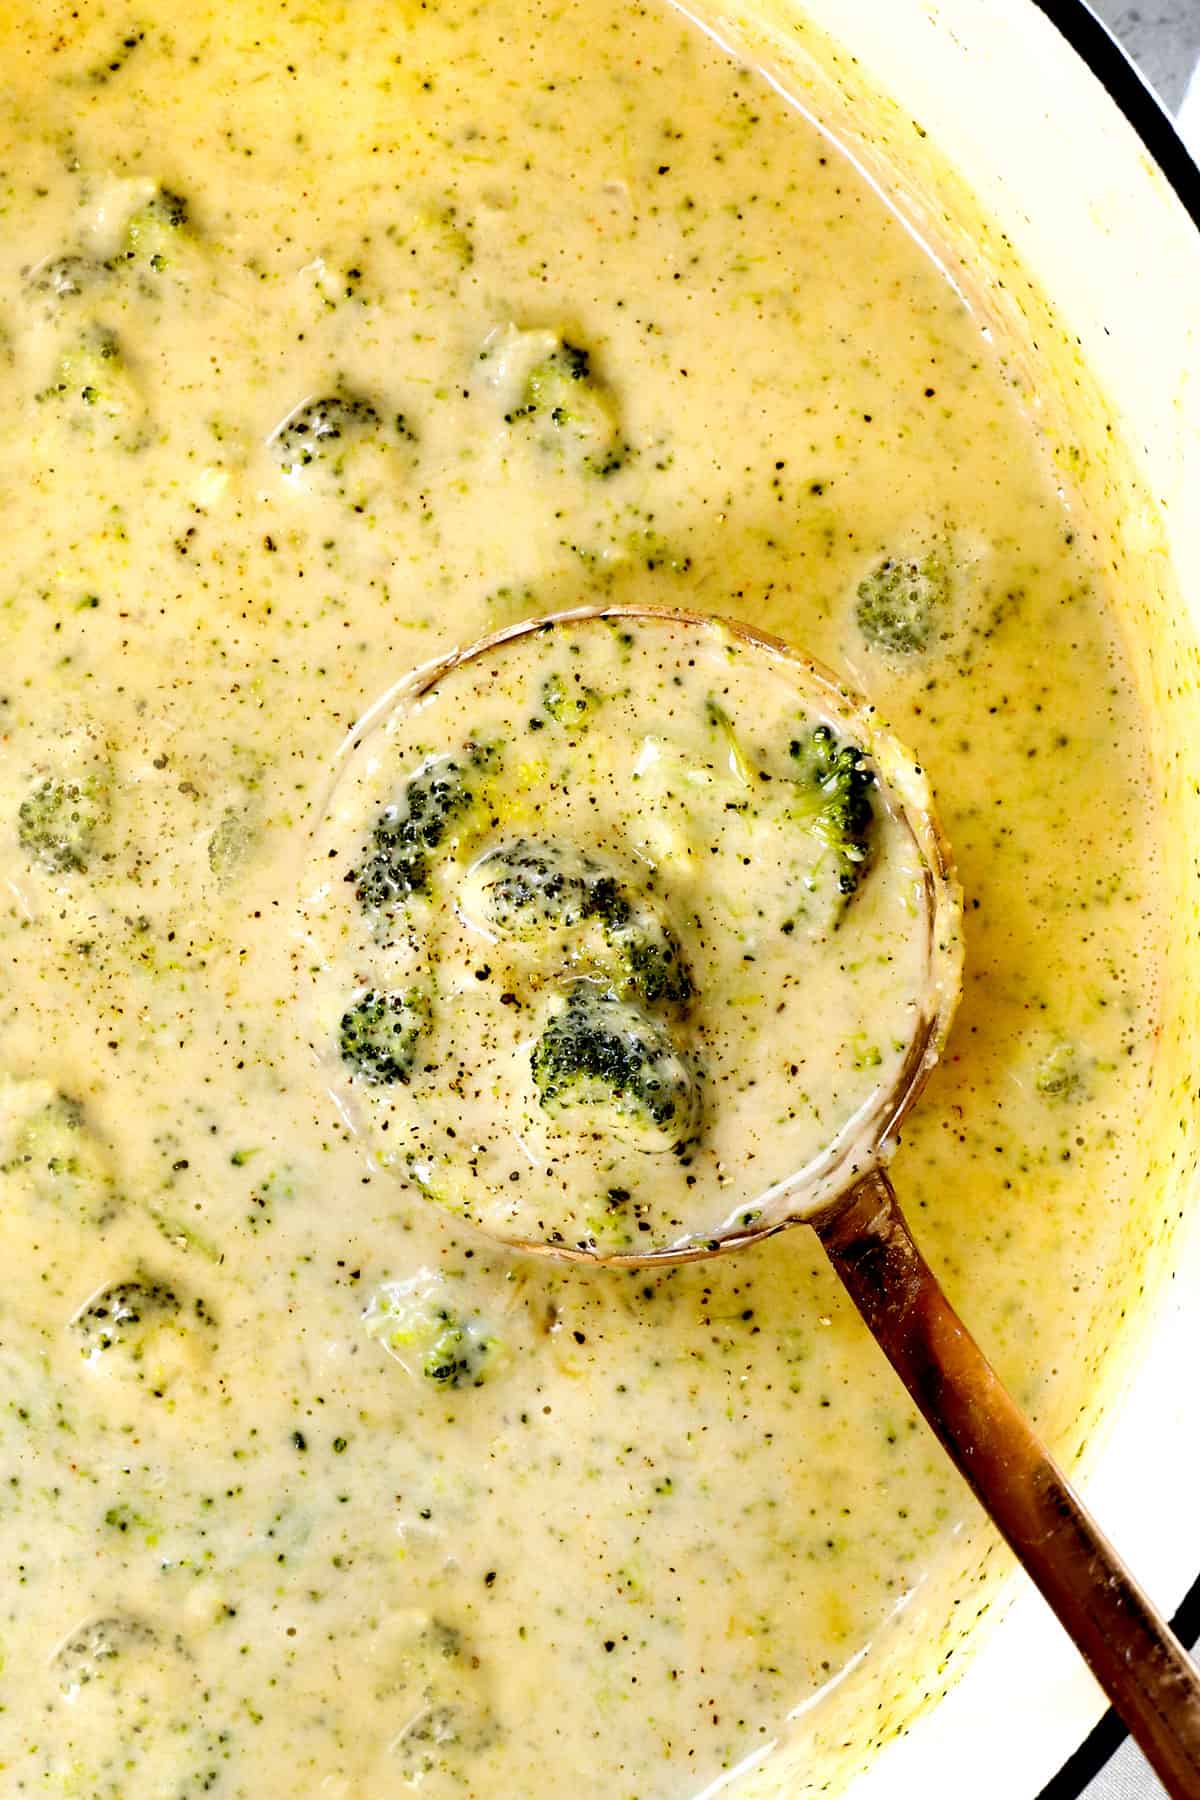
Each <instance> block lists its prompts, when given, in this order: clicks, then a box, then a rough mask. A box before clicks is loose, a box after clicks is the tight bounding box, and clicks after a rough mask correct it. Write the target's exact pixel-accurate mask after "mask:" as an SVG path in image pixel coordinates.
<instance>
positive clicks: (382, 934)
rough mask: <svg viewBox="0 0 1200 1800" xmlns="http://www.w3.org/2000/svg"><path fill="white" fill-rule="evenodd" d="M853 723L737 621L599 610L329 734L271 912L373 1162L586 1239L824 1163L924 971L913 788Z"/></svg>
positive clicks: (835, 1159) (496, 1230) (810, 1176)
mask: <svg viewBox="0 0 1200 1800" xmlns="http://www.w3.org/2000/svg"><path fill="white" fill-rule="evenodd" d="M872 725H873V719H872V717H871V714H870V711H869V708H867V707H866V706H864V705H859V706H858V707H857V708H856V707H855V705H854V704H853V702H852V701H851V698H850V696H849V695H848V694H847V693H846V692H845V690H844V689H842V690H839V688H838V686H837V685H836V684H835V683H834V682H833V681H832V680H828V679H826V678H825V677H824V676H823V675H822V673H821V672H820V671H818V670H815V669H812V668H810V667H809V666H807V665H806V664H805V663H804V662H802V661H801V660H800V659H792V658H788V657H787V656H786V655H782V654H780V652H779V651H778V649H777V648H775V647H773V646H771V645H769V644H767V643H756V642H754V641H753V640H752V639H751V638H749V637H747V636H746V635H744V634H742V633H740V632H738V631H736V630H733V629H731V628H730V627H729V626H727V625H724V624H720V623H706V622H704V621H700V620H695V619H690V618H688V617H687V616H685V615H679V616H671V617H667V618H663V617H658V618H655V617H651V616H645V615H639V614H637V613H636V612H633V611H630V610H629V609H625V610H622V611H619V612H616V613H614V614H610V615H603V614H601V615H593V616H591V617H585V618H578V617H576V618H563V619H559V620H556V621H554V622H552V623H548V624H545V625H538V626H535V627H534V628H533V629H530V630H523V631H516V632H509V633H508V634H501V636H500V638H499V640H498V641H494V642H492V643H490V644H487V645H485V646H481V647H480V650H479V651H478V652H477V653H476V654H474V655H473V656H470V657H467V658H465V659H463V660H461V661H456V662H452V663H451V664H450V666H449V667H448V668H446V669H444V670H442V671H441V672H440V674H439V673H437V672H435V671H430V672H429V673H428V674H425V675H423V676H420V677H417V678H416V679H415V680H414V682H413V683H412V684H410V688H409V690H408V691H406V692H403V693H402V694H401V695H400V696H399V697H398V700H397V703H396V704H395V706H394V707H393V708H392V710H391V711H390V712H388V713H387V715H386V716H385V718H384V719H383V720H382V722H381V723H379V724H378V725H377V726H376V727H375V728H374V729H373V730H366V731H364V732H363V733H362V735H361V736H360V737H359V738H358V740H357V742H356V743H355V745H354V747H353V750H352V752H351V754H350V756H349V758H348V759H347V765H346V767H345V769H344V771H343V773H342V776H341V779H340V781H339V783H338V788H337V791H336V796H335V805H334V808H333V811H332V817H331V819H330V821H329V824H328V825H327V826H326V827H324V828H323V829H321V830H320V831H319V832H318V833H317V836H316V842H315V846H314V851H313V858H312V875H311V882H310V885H309V889H308V891H307V892H306V894H305V896H304V900H303V907H302V919H303V923H304V926H305V927H307V929H308V930H309V932H310V933H311V942H312V947H313V960H312V965H311V966H312V968H313V970H314V972H315V973H316V974H317V975H318V986H317V997H316V1004H315V1006H314V1040H315V1045H316V1047H317V1048H318V1049H319V1050H324V1051H326V1052H327V1053H328V1054H329V1056H330V1059H331V1061H332V1062H333V1065H334V1070H335V1076H334V1078H335V1080H336V1079H339V1078H340V1086H341V1091H342V1093H343V1096H344V1099H345V1103H346V1105H347V1110H348V1112H349V1113H350V1115H351V1116H352V1117H353V1116H357V1117H359V1118H360V1119H362V1120H363V1121H364V1123H365V1126H366V1129H367V1132H368V1134H369V1136H370V1139H371V1141H372V1143H373V1146H374V1148H375V1150H376V1152H377V1155H378V1159H379V1162H380V1165H381V1166H382V1167H383V1168H385V1169H394V1170H396V1171H397V1173H399V1174H400V1175H402V1176H403V1177H404V1178H405V1179H407V1180H408V1181H409V1182H411V1183H412V1184H413V1185H414V1186H417V1187H419V1188H420V1190H421V1191H422V1192H423V1193H426V1194H428V1195H429V1197H430V1198H431V1199H434V1200H436V1201H438V1202H439V1203H440V1204H441V1205H443V1206H445V1207H446V1208H447V1209H448V1210H449V1211H451V1212H453V1213H456V1214H458V1215H459V1216H460V1217H462V1218H465V1219H468V1220H470V1221H472V1222H473V1223H476V1224H480V1225H483V1226H484V1227H485V1228H486V1229H487V1230H488V1231H489V1232H491V1233H492V1234H493V1235H494V1236H497V1237H501V1238H504V1239H507V1240H509V1241H515V1242H517V1243H528V1244H539V1243H550V1244H554V1245H558V1246H561V1247H562V1248H563V1249H564V1250H575V1251H580V1252H584V1253H587V1254H591V1255H595V1256H600V1257H606V1258H612V1257H620V1256H625V1257H628V1256H637V1255H645V1254H646V1253H648V1252H651V1251H654V1252H658V1251H663V1250H668V1249H669V1250H671V1251H672V1252H677V1251H680V1250H683V1249H685V1248H688V1247H692V1248H695V1247H704V1246H705V1245H706V1244H708V1245H711V1243H712V1242H713V1241H714V1240H715V1239H716V1238H719V1237H720V1236H723V1235H727V1234H735V1235H736V1234H741V1235H744V1234H745V1233H746V1232H748V1231H750V1230H753V1229H755V1228H759V1229H761V1227H762V1226H763V1225H764V1224H766V1223H767V1222H768V1221H769V1220H770V1219H773V1218H774V1217H776V1216H777V1209H778V1208H782V1209H783V1212H784V1214H785V1215H786V1212H787V1210H788V1204H789V1198H790V1196H791V1195H792V1194H793V1193H794V1192H797V1190H798V1189H800V1188H801V1187H802V1188H803V1190H804V1195H805V1200H804V1204H808V1205H811V1204H812V1202H813V1200H814V1199H815V1198H819V1197H820V1196H821V1195H822V1194H824V1193H828V1191H829V1187H830V1184H831V1183H832V1182H833V1181H835V1180H837V1179H839V1177H840V1179H841V1180H842V1181H844V1180H845V1179H846V1176H845V1175H844V1174H842V1173H841V1171H842V1170H843V1169H845V1170H850V1171H852V1170H853V1168H854V1167H855V1161H854V1159H855V1157H856V1155H857V1156H859V1157H861V1156H862V1155H863V1154H864V1153H866V1154H869V1153H870V1151H871V1150H872V1149H873V1148H874V1143H873V1134H875V1135H877V1134H878V1133H879V1132H881V1131H882V1130H883V1128H884V1127H885V1126H886V1124H887V1123H888V1119H889V1117H890V1114H891V1112H892V1111H893V1110H894V1106H895V1097H896V1094H897V1091H898V1089H899V1088H900V1087H901V1085H902V1084H903V1083H904V1081H905V1080H906V1079H911V1076H910V1070H911V1069H912V1067H913V1065H914V1062H915V1064H916V1066H917V1067H920V1066H921V1064H922V1063H923V1060H924V1057H925V1054H926V1049H927V1045H928V1042H929V1038H930V1034H931V1032H932V1031H933V1030H934V1029H935V1028H936V1026H937V1023H938V1018H937V1015H938V1013H939V1010H940V1009H939V1005H938V999H939V989H940V987H941V986H942V985H944V983H943V973H944V974H945V977H946V978H947V979H949V980H950V981H951V982H952V979H953V973H954V969H953V966H952V967H951V968H950V969H948V970H947V971H945V972H943V971H942V969H941V967H940V956H939V941H940V939H939V936H936V935H935V921H934V917H933V884H932V879H931V871H930V867H929V863H928V861H927V855H926V851H925V848H924V846H923V843H922V841H921V838H920V837H919V836H918V835H917V834H916V833H915V831H914V827H913V825H912V824H911V823H910V820H909V816H908V812H907V810H905V802H904V801H903V800H902V799H900V797H899V795H898V794H897V793H896V791H895V780H896V777H897V774H905V773H906V774H907V778H908V782H909V786H910V788H911V789H914V790H916V791H917V793H918V800H917V804H918V806H920V804H921V802H922V801H924V799H925V793H924V784H923V783H922V781H921V777H920V774H919V771H917V770H916V769H915V768H913V767H912V766H911V764H910V763H908V762H907V759H905V758H904V756H903V753H902V752H901V751H900V748H899V746H898V745H896V744H895V743H894V740H890V739H886V738H878V734H875V735H876V737H877V738H878V741H877V742H873V741H872ZM864 738H865V739H866V740H867V741H866V742H865V743H864ZM880 752H882V753H883V754H884V756H885V757H886V758H887V761H888V764H889V779H887V780H886V781H885V780H881V779H880V776H879V774H878V772H877V769H876V756H877V755H878V754H879V753H880ZM918 816H919V815H918ZM948 924H949V921H946V926H947V928H948ZM952 935H953V934H952V933H951V936H952ZM949 960H950V962H951V964H952V965H953V962H954V959H953V958H950V959H949ZM931 1014H932V1015H933V1016H932V1017H931ZM764 1037H769V1038H770V1039H771V1040H772V1042H773V1043H774V1045H775V1046H776V1048H775V1050H774V1052H773V1053H772V1054H769V1055H764V1054H763V1039H764Z"/></svg>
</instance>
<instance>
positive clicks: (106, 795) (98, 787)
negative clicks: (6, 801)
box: [17, 764, 111, 875]
mask: <svg viewBox="0 0 1200 1800" xmlns="http://www.w3.org/2000/svg"><path fill="white" fill-rule="evenodd" d="M110 793H111V784H110V776H109V770H108V768H107V765H104V764H101V765H99V766H97V767H95V768H93V769H92V770H90V771H89V772H88V773H87V774H82V775H78V776H75V777H63V776H58V775H43V776H42V777H41V779H40V780H39V781H37V782H36V783H35V785H34V787H33V788H32V789H31V791H30V792H29V793H28V794H27V795H26V797H25V799H24V800H22V802H21V805H20V808H19V810H18V813H17V839H18V842H19V843H20V845H21V848H22V850H24V851H25V853H26V855H27V856H28V857H29V860H30V861H31V862H32V863H35V864H36V865H37V866H38V867H39V868H42V869H45V870H47V871H48V873H50V874H51V875H65V874H67V873H68V872H71V871H74V872H77V873H80V872H82V871H83V870H85V869H86V868H87V866H88V859H89V857H90V856H91V854H92V851H93V849H94V848H95V844H96V840H97V838H98V836H99V834H100V833H101V831H102V830H103V828H104V826H105V825H107V824H108V821H109V818H110V816H111V807H110Z"/></svg>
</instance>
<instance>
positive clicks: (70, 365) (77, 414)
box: [37, 325, 146, 450]
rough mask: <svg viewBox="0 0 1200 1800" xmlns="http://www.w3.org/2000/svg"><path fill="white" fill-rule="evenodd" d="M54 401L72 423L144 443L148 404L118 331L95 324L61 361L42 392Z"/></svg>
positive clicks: (131, 444) (127, 443)
mask: <svg viewBox="0 0 1200 1800" xmlns="http://www.w3.org/2000/svg"><path fill="white" fill-rule="evenodd" d="M37 398H38V400H39V401H41V402H43V403H44V402H47V401H53V402H55V403H57V405H58V407H59V408H60V409H61V413H62V416H63V418H64V419H65V420H66V422H67V423H68V424H70V425H72V426H75V427H76V428H78V429H79V430H86V431H91V432H95V433H103V434H104V435H106V436H107V437H108V438H110V439H111V441H112V442H113V443H119V444H122V445H124V447H125V448H126V449H130V450H133V449H137V448H139V447H140V445H141V444H142V442H143V441H144V434H145V425H146V404H145V400H144V398H143V396H142V392H141V389H140V388H139V386H138V384H137V382H136V380H135V379H134V377H133V375H132V373H131V372H130V369H129V366H128V364H127V362H126V360H125V357H124V354H123V352H122V350H121V345H120V342H119V340H118V338H117V336H116V333H115V332H112V331H110V330H109V329H108V327H107V326H105V325H92V326H90V327H89V328H88V330H87V331H85V332H84V333H83V335H82V336H81V337H79V338H78V339H77V340H76V342H75V343H73V344H71V345H70V346H69V347H68V348H67V349H66V350H64V351H63V353H62V355H61V356H60V358H59V360H58V367H57V369H56V371H55V375H54V380H53V381H52V382H51V383H50V385H49V386H48V387H45V388H43V389H42V390H41V392H40V393H39V394H38V396H37Z"/></svg>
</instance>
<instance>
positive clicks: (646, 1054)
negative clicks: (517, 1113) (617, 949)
mask: <svg viewBox="0 0 1200 1800" xmlns="http://www.w3.org/2000/svg"><path fill="white" fill-rule="evenodd" d="M530 1068H531V1070H532V1073H533V1084H534V1087H535V1089H536V1090H537V1096H538V1103H539V1105H540V1106H541V1107H542V1108H543V1110H544V1111H545V1112H546V1113H548V1114H549V1115H550V1117H551V1118H552V1119H555V1120H560V1121H562V1122H563V1123H564V1124H566V1125H568V1126H570V1127H572V1128H574V1129H576V1130H582V1131H587V1132H591V1133H607V1132H611V1133H613V1134H614V1135H616V1136H617V1137H621V1138H624V1139H625V1140H626V1141H627V1142H630V1143H635V1144H638V1145H640V1146H641V1148H643V1149H646V1150H672V1149H675V1148H677V1147H678V1146H680V1145H682V1144H684V1143H686V1142H687V1140H688V1139H689V1138H690V1137H691V1136H692V1134H693V1132H694V1129H695V1123H696V1113H697V1105H698V1094H697V1088H696V1082H695V1078H694V1076H693V1075H692V1072H691V1070H690V1068H689V1067H688V1063H687V1059H686V1058H685V1056H684V1055H683V1054H682V1052H681V1051H680V1050H679V1049H678V1048H677V1047H676V1045H675V1042H674V1040H673V1038H672V1036H671V1034H670V1032H669V1031H668V1030H667V1029H666V1028H665V1027H664V1026H663V1025H661V1024H660V1023H659V1022H658V1021H657V1020H655V1019H651V1018H649V1017H648V1016H647V1014H646V1013H644V1012H642V1011H641V1009H640V1008H639V1007H636V1006H632V1005H630V1004H629V1002H627V1001H624V1000H619V999H617V998H616V996H615V995H613V994H610V993H605V992H604V991H602V990H601V989H598V988H596V987H593V986H592V985H591V984H590V983H588V982H581V983H579V984H578V985H577V986H575V987H573V988H572V989H571V990H570V991H569V993H568V994H567V997H566V1000H565V1001H564V1002H563V1003H562V1004H561V1006H560V1007H559V1009H558V1010H557V1011H556V1012H555V1013H553V1015H552V1016H551V1018H550V1021H549V1023H548V1024H547V1026H546V1028H545V1030H544V1031H543V1033H542V1035H541V1037H540V1038H539V1039H538V1041H537V1043H536V1044H535V1046H534V1049H533V1053H532V1056H531V1058H530Z"/></svg>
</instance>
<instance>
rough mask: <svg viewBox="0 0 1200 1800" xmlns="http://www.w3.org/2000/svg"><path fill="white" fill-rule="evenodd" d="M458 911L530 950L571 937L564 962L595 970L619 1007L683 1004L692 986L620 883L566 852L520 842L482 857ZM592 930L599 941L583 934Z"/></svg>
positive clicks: (645, 906) (593, 862) (676, 953)
mask: <svg viewBox="0 0 1200 1800" xmlns="http://www.w3.org/2000/svg"><path fill="white" fill-rule="evenodd" d="M463 911H464V913H465V914H466V916H467V918H469V919H477V920H478V921H479V923H480V924H481V925H482V926H483V928H484V929H485V930H486V931H488V932H490V933H492V934H494V935H495V936H497V937H501V938H516V939H518V940H519V941H522V942H526V943H531V942H534V941H536V940H537V939H539V938H541V937H542V936H543V935H544V934H545V933H547V932H557V933H560V934H571V933H574V934H575V936H574V938H571V937H568V938H567V939H566V940H565V941H564V942H563V945H562V948H563V952H564V955H565V956H566V957H567V959H568V960H570V961H572V962H574V963H576V964H578V965H579V966H581V967H591V968H594V969H595V970H596V971H597V973H598V974H599V975H602V976H605V977H607V979H608V981H609V983H610V984H611V985H612V986H613V987H614V988H615V990H616V991H617V992H618V994H619V995H620V996H621V997H622V998H624V999H630V1000H640V1001H641V1002H642V1003H643V1004H644V1005H646V1006H656V1005H659V1004H662V1003H666V1004H672V1005H682V1004H686V1002H687V1001H689V1000H690V999H691V998H692V994H693V991H694V990H693V987H692V978H691V974H690V972H689V970H688V967H687V963H686V961H685V960H684V956H683V951H682V949H681V948H680V945H679V941H678V939H677V938H676V936H675V934H674V932H672V931H671V930H670V929H669V927H668V926H666V925H664V924H663V922H662V920H661V919H660V918H659V917H658V915H657V913H656V912H655V911H654V909H653V907H652V906H651V905H650V904H649V903H648V902H647V901H645V900H643V899H641V898H640V897H636V896H631V894H630V893H629V892H628V891H627V890H626V888H625V886H624V884H623V883H622V881H621V879H620V876H619V875H618V874H616V873H615V872H614V871H613V870H611V869H609V868H607V867H606V866H605V865H604V864H603V863H602V862H600V861H598V860H597V859H596V858H595V857H592V856H589V855H587V854H586V853H585V852H583V851H579V850H576V849H574V848H573V847H572V846H570V845H562V844H550V843H545V842H541V841H539V840H538V839H535V838H517V839H515V840H514V842H512V843H511V844H503V845H500V846H499V847H498V848H497V849H495V850H490V851H488V852H487V854H486V855H484V856H482V857H480V859H479V861H478V862H477V863H476V864H475V865H474V867H473V868H472V869H471V871H470V873H469V875H468V877H467V881H466V883H465V885H464V898H463ZM588 925H595V926H597V927H598V929H599V938H600V941H599V943H598V944H597V943H596V941H595V939H594V938H593V937H589V936H587V935H586V934H585V933H584V931H583V928H585V927H587V926H588Z"/></svg>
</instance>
